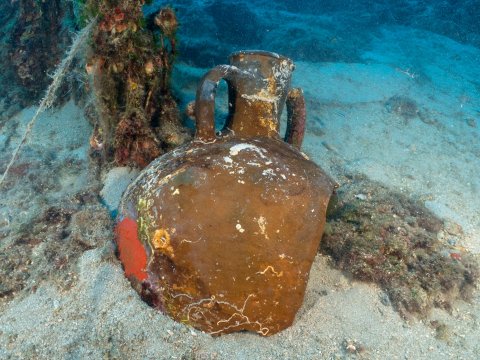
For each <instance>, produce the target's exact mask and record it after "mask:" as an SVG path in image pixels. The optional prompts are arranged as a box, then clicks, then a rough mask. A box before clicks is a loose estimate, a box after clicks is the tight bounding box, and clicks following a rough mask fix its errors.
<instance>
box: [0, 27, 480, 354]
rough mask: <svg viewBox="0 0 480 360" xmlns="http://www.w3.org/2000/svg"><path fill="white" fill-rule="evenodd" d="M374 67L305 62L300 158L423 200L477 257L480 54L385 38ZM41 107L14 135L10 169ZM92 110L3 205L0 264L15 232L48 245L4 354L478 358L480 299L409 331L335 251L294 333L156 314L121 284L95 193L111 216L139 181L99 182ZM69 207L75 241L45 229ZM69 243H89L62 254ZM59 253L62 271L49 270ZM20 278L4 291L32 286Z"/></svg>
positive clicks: (321, 263)
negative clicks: (405, 104) (91, 154)
mask: <svg viewBox="0 0 480 360" xmlns="http://www.w3.org/2000/svg"><path fill="white" fill-rule="evenodd" d="M426 35H428V36H426ZM389 44H390V45H389ZM391 44H395V46H394V45H391ZM362 57H363V60H364V61H363V62H362V63H361V64H360V63H358V64H355V63H354V64H343V63H324V64H320V65H319V64H318V63H317V64H313V63H308V62H297V68H296V71H295V73H294V85H295V86H300V87H302V88H303V89H304V92H305V95H306V98H307V106H308V114H309V115H308V116H309V118H308V129H307V136H306V139H305V142H304V146H303V151H304V152H306V153H307V154H308V155H309V156H310V157H311V158H312V160H314V161H315V162H316V163H317V164H319V165H320V166H321V167H322V168H323V169H324V170H326V171H327V172H328V173H330V174H331V175H332V176H333V177H334V178H337V179H340V178H341V177H342V175H343V174H344V173H347V172H348V173H352V172H355V173H361V174H364V175H365V176H367V177H368V178H370V179H372V180H376V181H379V182H381V183H382V184H384V185H386V186H388V187H390V188H391V189H392V190H395V191H399V192H401V193H404V194H407V195H408V196H410V197H412V198H414V199H417V200H419V201H421V202H423V203H424V204H425V205H426V207H427V208H429V209H431V210H432V211H433V212H434V213H435V214H437V215H438V216H439V217H441V218H443V219H445V220H446V221H447V222H450V223H451V224H452V226H453V227H455V228H456V229H457V231H456V232H453V233H452V234H450V236H451V237H453V238H454V240H455V241H456V242H457V243H458V244H460V245H461V246H463V247H464V248H465V249H466V250H467V251H469V252H471V253H474V254H479V253H480V235H479V234H480V215H479V214H480V201H478V199H479V198H480V197H479V191H480V178H479V176H478V173H479V169H480V141H479V136H480V120H479V117H480V94H479V93H480V84H479V83H478V78H479V71H478V59H479V58H480V50H478V49H476V48H473V47H469V46H466V45H460V44H458V43H456V42H454V41H452V40H449V39H447V38H444V37H441V36H437V35H433V34H431V33H428V34H426V33H425V32H422V31H420V30H411V29H408V28H385V29H384V31H383V32H382V33H381V35H380V36H379V37H378V38H376V39H374V40H373V41H372V43H371V46H370V49H369V51H368V52H365V53H364V54H363V55H362ZM419 59H420V60H421V61H420V60H419ZM206 70H207V69H195V68H191V67H188V66H187V65H182V64H180V65H179V67H178V69H177V74H176V81H177V87H179V88H182V87H183V89H187V90H185V92H184V94H183V96H185V98H191V97H192V96H193V91H192V90H193V89H194V87H192V84H193V83H195V82H196V81H198V79H199V76H201V74H203V73H204V71H206ZM399 97H407V98H408V99H410V100H412V101H413V104H414V105H415V106H414V107H413V109H402V108H398V106H396V104H397V102H396V101H397V100H398V99H399ZM410 105H412V103H410ZM222 106H224V104H223V105H222V104H219V107H222ZM34 110H35V109H25V110H24V111H22V112H21V113H19V114H17V115H16V116H15V117H14V118H12V119H10V121H9V122H8V125H5V126H4V131H3V132H2V134H0V148H1V149H2V152H1V155H0V160H1V161H2V162H6V161H7V159H8V156H9V154H11V152H12V151H13V148H14V147H15V145H16V143H18V141H19V139H20V136H21V133H22V131H23V129H24V128H25V126H26V123H27V122H28V120H29V119H30V118H31V116H32V114H33V112H34ZM82 114H83V111H82V109H80V108H79V107H77V106H76V105H75V104H73V103H72V102H69V103H67V104H66V105H65V106H63V107H62V108H61V109H57V110H56V111H55V112H51V113H45V114H44V115H43V117H42V118H40V119H39V120H38V122H37V125H36V126H35V128H34V131H33V133H32V137H31V139H30V141H29V143H28V145H27V146H26V147H25V148H24V150H23V152H22V155H21V157H20V159H19V160H18V166H17V167H16V168H15V169H14V171H13V172H12V174H11V175H10V178H9V182H8V184H7V188H6V190H5V191H4V192H3V193H2V199H1V202H0V239H1V244H2V245H1V246H2V248H1V249H2V253H3V256H6V255H8V256H11V255H10V254H12V251H13V250H12V249H13V248H15V246H17V245H16V244H18V242H19V236H20V235H19V234H26V233H28V232H29V231H30V232H33V231H34V230H35V231H36V232H37V233H38V234H40V235H39V236H42V234H44V236H45V237H46V238H45V239H40V240H39V242H38V243H35V242H34V241H33V240H31V242H30V243H29V245H28V246H26V247H25V248H26V249H27V248H28V251H27V250H25V251H26V252H25V257H26V259H24V260H25V261H24V263H22V264H20V265H22V266H24V273H25V274H26V275H25V279H24V280H23V283H24V284H25V286H24V287H23V288H22V287H21V288H19V289H17V290H15V291H13V292H12V293H9V296H6V297H5V298H4V299H3V300H2V301H1V302H0V358H5V359H27V358H39V359H46V358H50V359H52V358H63V359H87V358H88V359H98V358H128V359H150V358H151V359H337V358H338V359H342V358H365V359H387V358H388V359H478V358H480V343H479V341H478V339H479V338H480V305H479V304H480V301H479V300H480V294H479V293H478V291H477V292H476V293H475V295H474V299H473V301H472V302H471V303H465V302H461V301H459V302H457V303H456V304H455V307H454V309H453V310H452V312H451V313H450V314H449V313H447V312H444V311H441V310H433V311H432V313H431V314H430V316H429V318H428V319H425V320H423V321H421V320H412V321H410V322H406V321H404V320H403V319H402V318H401V317H400V315H399V314H398V313H397V312H396V311H395V310H394V309H393V307H392V306H391V305H390V303H389V302H388V299H386V298H385V294H384V293H383V292H382V290H381V289H380V288H378V287H377V286H375V285H372V284H366V283H360V282H356V281H352V280H351V279H349V278H348V277H347V276H345V274H342V273H341V272H339V271H337V270H334V269H332V268H331V267H330V266H329V261H328V258H327V257H326V256H324V255H318V256H317V258H316V260H315V263H314V265H313V267H312V271H311V275H310V280H309V284H308V289H307V293H306V297H305V301H304V305H303V307H302V309H301V310H300V312H299V313H298V316H297V319H296V321H295V323H294V325H293V326H292V327H291V328H289V329H287V330H285V331H283V332H281V333H279V334H277V335H274V336H271V337H268V338H262V337H260V336H258V335H256V334H249V333H238V334H232V335H227V336H222V337H219V338H212V337H210V336H209V335H206V334H203V333H201V332H198V331H196V330H193V329H191V328H189V327H186V326H184V325H181V324H178V323H175V322H174V321H172V320H170V319H169V318H168V317H165V316H163V315H162V314H160V313H158V312H156V311H155V310H153V309H151V308H149V307H148V306H147V305H146V304H145V303H143V302H142V301H141V300H140V299H139V297H138V296H137V294H136V292H135V291H134V290H133V289H132V288H131V286H130V284H129V282H128V281H127V280H126V279H125V277H124V276H123V271H122V268H121V265H120V263H119V262H118V261H117V260H116V258H115V256H114V245H113V240H112V239H113V234H112V231H111V222H109V221H110V220H109V217H108V211H107V210H106V208H105V207H103V206H101V205H99V204H98V202H97V200H96V196H95V194H97V193H100V189H102V187H104V185H106V188H104V189H103V191H102V196H103V198H104V200H103V202H105V203H107V204H108V205H109V206H110V207H115V202H116V201H118V197H119V194H121V192H122V190H123V188H124V187H125V184H126V183H128V179H131V177H132V173H131V172H129V170H128V169H116V170H114V172H113V174H114V175H112V176H115V177H116V178H117V179H122V180H121V181H120V180H118V181H113V182H112V181H111V177H108V176H107V177H106V178H103V179H104V180H96V179H99V178H100V177H99V176H98V174H94V172H95V170H92V165H91V164H90V163H89V159H88V156H87V152H88V138H89V136H90V133H91V127H90V125H89V124H88V122H87V121H86V120H85V118H84V117H83V115H82ZM22 166H23V167H22ZM125 179H127V180H125ZM102 181H103V183H102ZM92 194H94V195H93V196H92ZM59 207H66V208H68V209H70V210H69V211H70V212H71V213H72V214H74V215H72V214H70V215H71V216H72V217H71V220H70V219H69V216H70V215H65V218H68V219H69V220H68V221H65V223H66V224H67V223H68V224H67V225H65V229H67V230H68V231H67V233H66V234H65V237H64V238H63V240H61V238H62V237H61V236H60V237H59V238H58V239H57V238H53V237H52V238H49V236H51V235H52V234H51V232H52V231H53V230H52V229H45V228H42V225H41V223H40V224H38V223H37V224H36V225H33V222H34V221H37V222H38V219H39V218H41V216H42V213H43V210H44V209H45V208H56V209H58V208H59ZM110 210H111V208H110ZM80 211H82V214H83V215H82V216H83V217H82V216H80V215H76V214H77V213H78V212H80ZM57 212H58V211H57ZM60 213H61V212H60ZM55 214H56V215H55V216H57V215H58V214H57V213H55ZM55 216H54V220H55V219H57V217H55ZM58 216H59V219H60V220H61V219H62V217H61V215H58ZM51 218H52V216H50V217H49V218H47V219H46V220H45V221H46V224H47V225H44V227H45V226H47V227H48V226H49V225H48V221H51ZM36 219H37V220H36ZM49 219H50V220H49ZM60 220H58V221H59V223H61V222H60ZM42 231H43V232H42ZM49 231H50V232H49ZM52 236H53V235H52ZM61 241H63V242H66V241H67V242H68V241H71V242H72V243H73V242H75V244H77V245H75V246H76V247H74V248H73V250H72V247H71V246H70V245H69V243H66V244H63V245H62V244H60V245H62V246H64V247H63V248H62V247H59V248H55V247H52V246H53V244H55V243H56V242H61ZM60 245H58V246H60ZM66 251H71V254H70V255H71V256H70V257H69V259H67V260H68V261H67V263H68V265H65V266H64V267H63V266H62V262H61V256H60V255H62V252H66ZM48 256H51V258H52V261H53V262H55V261H57V260H58V259H59V260H58V261H59V265H58V266H56V267H55V268H52V269H53V270H52V269H49V268H48V266H49V265H48V264H47V261H48V262H50V260H49V258H48ZM10 259H11V257H10ZM2 261H8V259H7V258H3V259H2ZM14 265H15V264H14ZM17 265H18V264H17ZM15 269H16V270H15ZM32 269H35V271H34V270H32ZM10 270H11V271H10ZM10 270H8V269H7V270H5V271H4V272H3V273H2V282H4V281H5V283H7V282H8V281H10V280H11V277H13V276H14V275H15V276H17V277H18V276H20V275H21V271H20V273H19V272H18V269H17V268H16V267H15V266H13V265H12V268H11V269H10ZM9 271H10V272H9ZM55 271H56V272H63V273H62V275H61V276H60V275H58V274H55ZM435 320H437V321H441V322H442V323H444V324H446V326H447V327H448V329H449V336H448V337H447V338H444V339H439V338H438V337H437V336H436V335H437V333H436V331H435V329H433V328H432V326H430V324H431V321H435Z"/></svg>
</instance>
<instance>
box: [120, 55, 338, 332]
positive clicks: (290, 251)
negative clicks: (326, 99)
mask: <svg viewBox="0 0 480 360" xmlns="http://www.w3.org/2000/svg"><path fill="white" fill-rule="evenodd" d="M230 60H231V65H221V66H217V67H216V68H214V69H213V70H211V71H210V72H209V73H207V74H206V75H205V77H204V78H203V79H202V81H201V83H200V85H199V87H198V91H197V98H196V105H195V114H196V124H197V130H196V136H195V140H194V141H193V142H191V143H190V144H188V145H185V146H182V147H179V148H177V149H176V150H174V151H172V152H170V153H167V154H166V155H163V156H161V157H160V158H158V159H156V160H155V161H153V162H152V163H151V164H150V165H149V166H148V167H147V168H146V169H145V170H144V171H143V172H142V173H141V174H140V176H139V177H138V178H137V179H136V180H135V181H134V182H133V183H132V184H131V185H130V187H129V188H128V189H127V191H126V193H125V194H124V196H123V200H122V204H121V207H120V210H119V219H118V224H117V244H118V247H119V256H120V260H121V261H122V263H123V265H124V267H125V272H126V275H127V276H128V277H129V278H130V279H131V281H132V283H133V284H134V286H135V287H136V289H137V290H138V292H139V293H140V294H141V296H142V297H143V298H144V299H145V300H146V301H147V302H149V303H150V304H151V305H152V306H155V307H156V308H158V309H160V310H161V311H163V312H164V313H166V314H168V315H169V316H171V317H172V318H173V319H175V320H177V321H180V322H183V323H186V324H190V325H192V326H193V327H195V328H197V329H200V330H203V331H205V332H207V333H209V334H213V335H215V334H223V333H230V332H234V331H240V330H249V331H255V332H258V333H259V334H261V335H271V334H274V333H276V332H278V331H280V330H282V329H285V328H286V327H288V326H290V325H291V324H292V322H293V320H294V317H295V314H296V312H297V310H298V309H299V307H300V306H301V304H302V301H303V297H304V292H305V287H306V283H307V280H308V275H309V271H310V267H311V264H312V262H313V259H314V257H315V254H316V252H317V249H318V246H319V242H320V239H321V236H322V233H323V229H324V225H325V212H326V208H327V204H328V201H329V198H330V195H331V193H332V191H333V187H334V183H333V181H332V180H331V179H330V178H329V177H328V176H327V175H326V174H325V173H324V172H322V170H321V169H320V168H319V167H318V166H317V165H315V164H314V163H313V162H312V161H310V160H308V159H307V158H306V156H305V155H304V154H302V153H301V152H300V151H299V149H298V148H299V147H300V145H301V140H302V136H303V129H304V123H303V122H302V121H303V120H304V114H305V109H304V104H303V97H302V94H301V91H300V90H298V89H293V90H290V78H291V74H292V71H293V63H292V62H291V61H290V60H289V59H287V58H285V57H282V56H279V55H277V54H273V53H267V52H259V51H250V52H239V53H235V54H233V55H232V56H231V59H230ZM221 79H224V80H225V81H226V82H227V84H228V87H229V109H230V113H229V117H228V119H227V122H226V126H225V128H224V129H223V131H221V132H220V133H218V134H216V133H215V129H214V107H215V104H214V102H215V90H216V88H217V85H218V82H219V81H220V80H221ZM287 97H288V102H289V104H290V108H289V109H288V110H289V124H288V129H287V135H286V137H285V138H286V140H287V142H285V141H283V140H281V139H280V137H279V119H280V114H281V111H282V107H283V104H284V103H285V101H286V100H287Z"/></svg>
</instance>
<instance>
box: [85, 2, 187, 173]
mask: <svg viewBox="0 0 480 360" xmlns="http://www.w3.org/2000/svg"><path fill="white" fill-rule="evenodd" d="M143 4H144V1H126V0H118V1H108V2H107V1H101V0H88V1H87V3H86V5H85V12H86V14H89V15H90V16H91V15H95V16H98V17H99V22H98V26H97V27H96V28H95V30H94V33H93V37H92V43H91V49H90V54H89V58H88V62H87V72H88V73H89V74H90V75H91V79H92V85H93V91H94V95H95V105H96V111H94V114H93V115H92V116H91V118H93V119H94V124H95V129H94V133H93V135H92V138H91V141H90V143H91V145H92V149H93V150H94V151H96V152H99V153H102V154H103V155H104V158H105V159H106V160H107V161H108V160H115V162H116V163H117V164H118V165H134V166H138V167H145V166H146V165H148V164H149V163H150V162H151V161H152V160H153V159H155V158H156V157H158V156H159V155H161V154H162V153H163V152H164V151H166V150H170V149H172V148H174V147H175V146H178V145H180V144H182V143H184V142H185V141H187V140H188V139H189V138H190V135H189V133H188V132H187V131H186V129H184V128H183V126H182V124H181V120H180V115H179V111H178V108H177V104H176V102H175V100H174V98H173V96H172V94H171V92H170V74H171V71H172V67H173V61H174V58H175V55H176V39H175V36H176V31H177V27H178V22H177V19H176V16H175V12H174V11H173V9H172V8H169V7H167V8H164V9H162V10H160V11H159V12H158V14H156V16H155V18H154V19H153V21H150V22H148V21H146V19H145V18H144V15H143V12H142V5H143Z"/></svg>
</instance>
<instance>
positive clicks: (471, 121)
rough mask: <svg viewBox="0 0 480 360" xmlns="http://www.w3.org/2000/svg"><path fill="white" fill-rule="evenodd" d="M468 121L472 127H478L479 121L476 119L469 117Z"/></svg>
mask: <svg viewBox="0 0 480 360" xmlns="http://www.w3.org/2000/svg"><path fill="white" fill-rule="evenodd" d="M465 121H466V122H467V125H468V126H470V127H472V128H476V127H477V123H476V122H475V119H473V118H468V119H466V120H465Z"/></svg>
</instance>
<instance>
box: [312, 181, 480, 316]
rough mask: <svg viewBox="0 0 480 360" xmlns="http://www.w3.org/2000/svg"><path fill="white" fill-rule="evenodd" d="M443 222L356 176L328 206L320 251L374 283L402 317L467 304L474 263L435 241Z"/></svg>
mask: <svg viewBox="0 0 480 360" xmlns="http://www.w3.org/2000/svg"><path fill="white" fill-rule="evenodd" d="M444 228H445V224H444V223H443V222H442V220H440V219H439V218H437V217H436V216H435V215H434V214H432V213H431V212H430V211H429V210H428V209H426V208H425V207H424V206H423V205H422V204H420V203H419V202H417V201H414V200H412V199H410V198H408V197H407V196H405V195H404V194H401V193H396V192H393V191H390V190H388V189H387V188H386V187H384V186H382V185H381V184H378V183H375V182H372V181H367V180H366V179H365V178H363V177H355V178H354V181H349V182H347V183H346V184H344V185H343V186H342V187H341V188H340V189H339V190H338V193H337V195H336V198H335V199H334V200H333V201H332V202H331V204H330V206H329V210H328V215H327V225H326V228H325V234H324V236H323V239H322V243H321V251H322V252H323V253H326V254H328V255H330V256H331V257H332V259H333V263H334V265H335V266H336V267H337V268H340V269H342V270H344V271H346V272H348V273H349V274H351V276H352V277H353V278H354V279H356V280H360V281H369V282H375V283H377V284H379V286H380V287H381V288H382V289H383V290H384V291H385V292H386V293H387V294H388V296H389V298H390V302H391V303H392V305H393V306H394V307H395V309H397V310H398V311H399V313H400V314H401V315H402V316H403V317H405V318H410V317H411V316H412V315H415V316H418V317H425V316H426V315H427V314H428V313H429V311H430V310H431V309H432V308H433V307H438V308H442V309H445V310H447V311H449V310H451V308H452V304H453V302H454V301H455V300H457V299H462V300H467V301H468V300H470V299H471V295H472V292H473V290H474V289H475V287H476V283H477V281H478V279H479V275H480V272H479V266H478V261H477V260H476V259H475V258H474V256H473V255H471V254H469V253H467V252H466V250H465V249H463V248H461V247H458V246H457V247H456V246H454V245H450V244H448V243H443V242H442V241H440V240H439V237H440V236H439V234H441V233H444V231H445V230H444Z"/></svg>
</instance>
